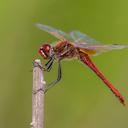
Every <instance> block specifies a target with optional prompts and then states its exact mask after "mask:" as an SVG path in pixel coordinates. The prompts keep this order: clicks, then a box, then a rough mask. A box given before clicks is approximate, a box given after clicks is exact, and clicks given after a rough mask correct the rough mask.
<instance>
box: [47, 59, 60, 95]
mask: <svg viewBox="0 0 128 128" xmlns="http://www.w3.org/2000/svg"><path fill="white" fill-rule="evenodd" d="M61 78H62V71H61V64H60V60H59V61H58V76H57V79H56V80H55V81H53V82H51V83H50V84H48V85H47V86H46V88H45V92H47V91H48V89H50V88H52V87H53V86H55V85H56V84H57V83H58V82H59V81H60V80H61Z"/></svg>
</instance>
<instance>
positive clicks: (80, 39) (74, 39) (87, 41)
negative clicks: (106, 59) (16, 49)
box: [36, 23, 128, 105]
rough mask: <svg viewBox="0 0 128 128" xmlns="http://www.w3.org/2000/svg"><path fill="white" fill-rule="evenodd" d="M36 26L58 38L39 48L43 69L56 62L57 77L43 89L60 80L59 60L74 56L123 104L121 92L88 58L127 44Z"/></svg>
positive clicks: (125, 46) (40, 25) (127, 46)
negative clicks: (102, 42) (105, 42)
mask: <svg viewBox="0 0 128 128" xmlns="http://www.w3.org/2000/svg"><path fill="white" fill-rule="evenodd" d="M36 26H37V27H38V28H40V29H42V30H44V31H46V32H48V33H49V34H51V35H53V36H55V37H56V38H57V39H59V41H57V42H56V43H55V44H54V45H50V44H48V43H46V44H43V45H42V46H41V47H40V49H39V54H40V55H41V56H42V57H43V58H44V59H47V60H48V62H47V63H46V64H45V67H44V69H45V71H50V70H51V68H52V65H53V62H54V60H56V61H57V62H58V77H57V79H56V80H55V81H53V82H52V83H50V84H49V86H48V87H47V88H46V90H45V91H47V90H48V89H49V88H51V87H53V86H54V85H55V84H56V83H57V82H59V81H60V80H61V76H62V75H61V60H63V59H72V58H76V59H78V60H80V61H81V62H83V63H84V64H86V65H87V66H88V67H89V68H90V69H91V70H92V71H93V72H94V73H95V74H96V75H97V76H98V77H99V78H100V79H101V80H102V81H103V82H104V83H105V84H106V85H107V87H108V88H109V89H110V90H111V91H112V92H113V94H115V96H116V97H117V98H118V99H119V101H120V102H121V103H122V104H123V105H125V100H124V98H123V96H122V95H121V93H120V92H119V91H118V90H117V89H116V88H115V87H114V86H113V85H112V84H111V83H110V82H109V81H108V80H107V79H106V78H105V77H104V75H103V74H102V73H101V72H100V71H99V70H98V68H97V67H96V66H95V64H94V63H93V62H92V60H91V59H90V56H94V55H97V54H100V53H103V52H107V51H111V50H116V49H123V48H128V45H119V44H108V45H106V44H101V43H100V42H99V41H96V40H95V39H93V38H91V37H89V36H88V35H86V34H83V33H81V32H79V31H72V32H70V33H65V32H63V31H61V30H57V29H55V28H53V27H50V26H47V25H43V24H40V23H37V24H36Z"/></svg>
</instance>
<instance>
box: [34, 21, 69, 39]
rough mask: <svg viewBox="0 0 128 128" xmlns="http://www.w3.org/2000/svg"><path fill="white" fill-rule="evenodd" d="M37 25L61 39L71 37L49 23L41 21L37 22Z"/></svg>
mask: <svg viewBox="0 0 128 128" xmlns="http://www.w3.org/2000/svg"><path fill="white" fill-rule="evenodd" d="M36 26H37V27H38V28H39V29H41V30H44V31H46V32H48V33H49V34H51V35H53V36H55V37H56V38H58V39H60V40H65V39H68V38H69V35H68V34H67V33H65V32H63V31H61V30H58V29H55V28H53V27H50V26H47V25H43V24H40V23H36Z"/></svg>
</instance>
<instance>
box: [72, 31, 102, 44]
mask: <svg viewBox="0 0 128 128" xmlns="http://www.w3.org/2000/svg"><path fill="white" fill-rule="evenodd" d="M70 38H71V39H72V40H73V41H74V42H75V43H83V42H84V43H86V44H95V43H96V44H100V42H99V41H97V40H95V39H93V38H91V37H90V36H88V35H87V34H84V33H81V32H79V31H72V32H70Z"/></svg>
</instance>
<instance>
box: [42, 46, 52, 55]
mask: <svg viewBox="0 0 128 128" xmlns="http://www.w3.org/2000/svg"><path fill="white" fill-rule="evenodd" d="M50 48H51V46H50V45H49V44H44V45H43V49H44V50H45V51H46V52H47V53H48V52H49V51H50Z"/></svg>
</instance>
